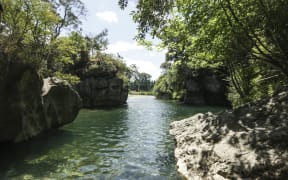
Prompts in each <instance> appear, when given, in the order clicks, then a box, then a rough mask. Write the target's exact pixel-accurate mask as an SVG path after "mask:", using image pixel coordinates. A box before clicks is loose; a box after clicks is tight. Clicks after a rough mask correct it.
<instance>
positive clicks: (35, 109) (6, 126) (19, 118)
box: [0, 63, 80, 142]
mask: <svg viewBox="0 0 288 180" xmlns="http://www.w3.org/2000/svg"><path fill="white" fill-rule="evenodd" d="M42 86H43V81H42V79H41V77H40V76H39V75H38V73H37V72H36V71H35V70H34V68H32V67H29V66H27V65H24V64H21V63H18V64H17V63H15V64H13V65H11V66H10V67H9V71H8V70H7V73H3V74H2V75H1V82H0V142H6V141H7V142H8V141H10V142H11V141H14V142H18V141H23V140H26V139H29V138H30V137H33V136H36V135H38V134H39V133H41V132H43V131H44V130H47V129H49V128H53V127H59V126H61V125H64V124H66V123H69V122H71V121H73V120H74V118H75V117H76V115H77V113H78V111H79V108H80V103H79V102H80V99H79V96H78V95H77V93H76V92H75V91H73V90H72V89H71V88H70V86H68V85H64V84H61V85H60V84H57V83H56V84H54V85H53V86H51V88H50V90H49V91H47V92H46V93H45V95H44V97H42Z"/></svg>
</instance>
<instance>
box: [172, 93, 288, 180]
mask: <svg viewBox="0 0 288 180" xmlns="http://www.w3.org/2000/svg"><path fill="white" fill-rule="evenodd" d="M170 133H171V134H172V135H174V136H175V139H176V143H177V148H176V150H175V156H176V158H177V167H178V171H179V172H180V173H181V174H182V175H183V176H184V177H185V178H187V179H203V178H205V179H285V178H286V177H287V175H288V142H287V138H288V93H287V92H280V93H277V94H275V95H274V96H273V97H271V98H267V99H264V100H260V101H256V102H254V103H251V104H246V105H244V106H242V107H239V108H237V109H235V110H233V111H232V110H229V111H224V112H221V113H219V114H212V113H207V114H197V115H195V116H193V117H191V118H188V119H184V120H182V121H178V122H174V123H172V124H171V130H170Z"/></svg>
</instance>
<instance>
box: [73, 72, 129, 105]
mask: <svg viewBox="0 0 288 180" xmlns="http://www.w3.org/2000/svg"><path fill="white" fill-rule="evenodd" d="M77 90H78V92H79V95H80V96H81V98H82V100H83V107H85V108H95V107H99V106H119V105H123V104H124V103H125V102H126V100H127V98H128V87H127V86H125V85H124V82H123V80H122V79H119V78H117V77H112V78H111V77H109V78H102V77H101V78H100V77H87V78H85V79H82V80H81V82H80V83H79V84H78V86H77Z"/></svg>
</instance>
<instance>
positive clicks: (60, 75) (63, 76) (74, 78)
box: [55, 72, 80, 86]
mask: <svg viewBox="0 0 288 180" xmlns="http://www.w3.org/2000/svg"><path fill="white" fill-rule="evenodd" d="M55 77H57V78H59V79H63V80H66V81H67V82H68V83H69V84H71V85H72V86H73V85H76V84H78V83H79V82H80V78H79V77H78V76H75V75H72V74H64V73H61V72H56V73H55Z"/></svg>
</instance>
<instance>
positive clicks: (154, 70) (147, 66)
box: [124, 58, 161, 80]
mask: <svg viewBox="0 0 288 180" xmlns="http://www.w3.org/2000/svg"><path fill="white" fill-rule="evenodd" d="M124 60H125V61H126V64H127V65H128V66H130V65H131V64H136V66H137V67H138V68H139V69H138V70H139V72H145V73H148V74H150V75H151V76H152V79H153V80H156V79H157V78H158V77H159V76H160V74H161V69H160V68H159V67H157V66H156V65H155V64H153V63H152V62H150V61H144V60H134V59H129V58H124Z"/></svg>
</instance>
